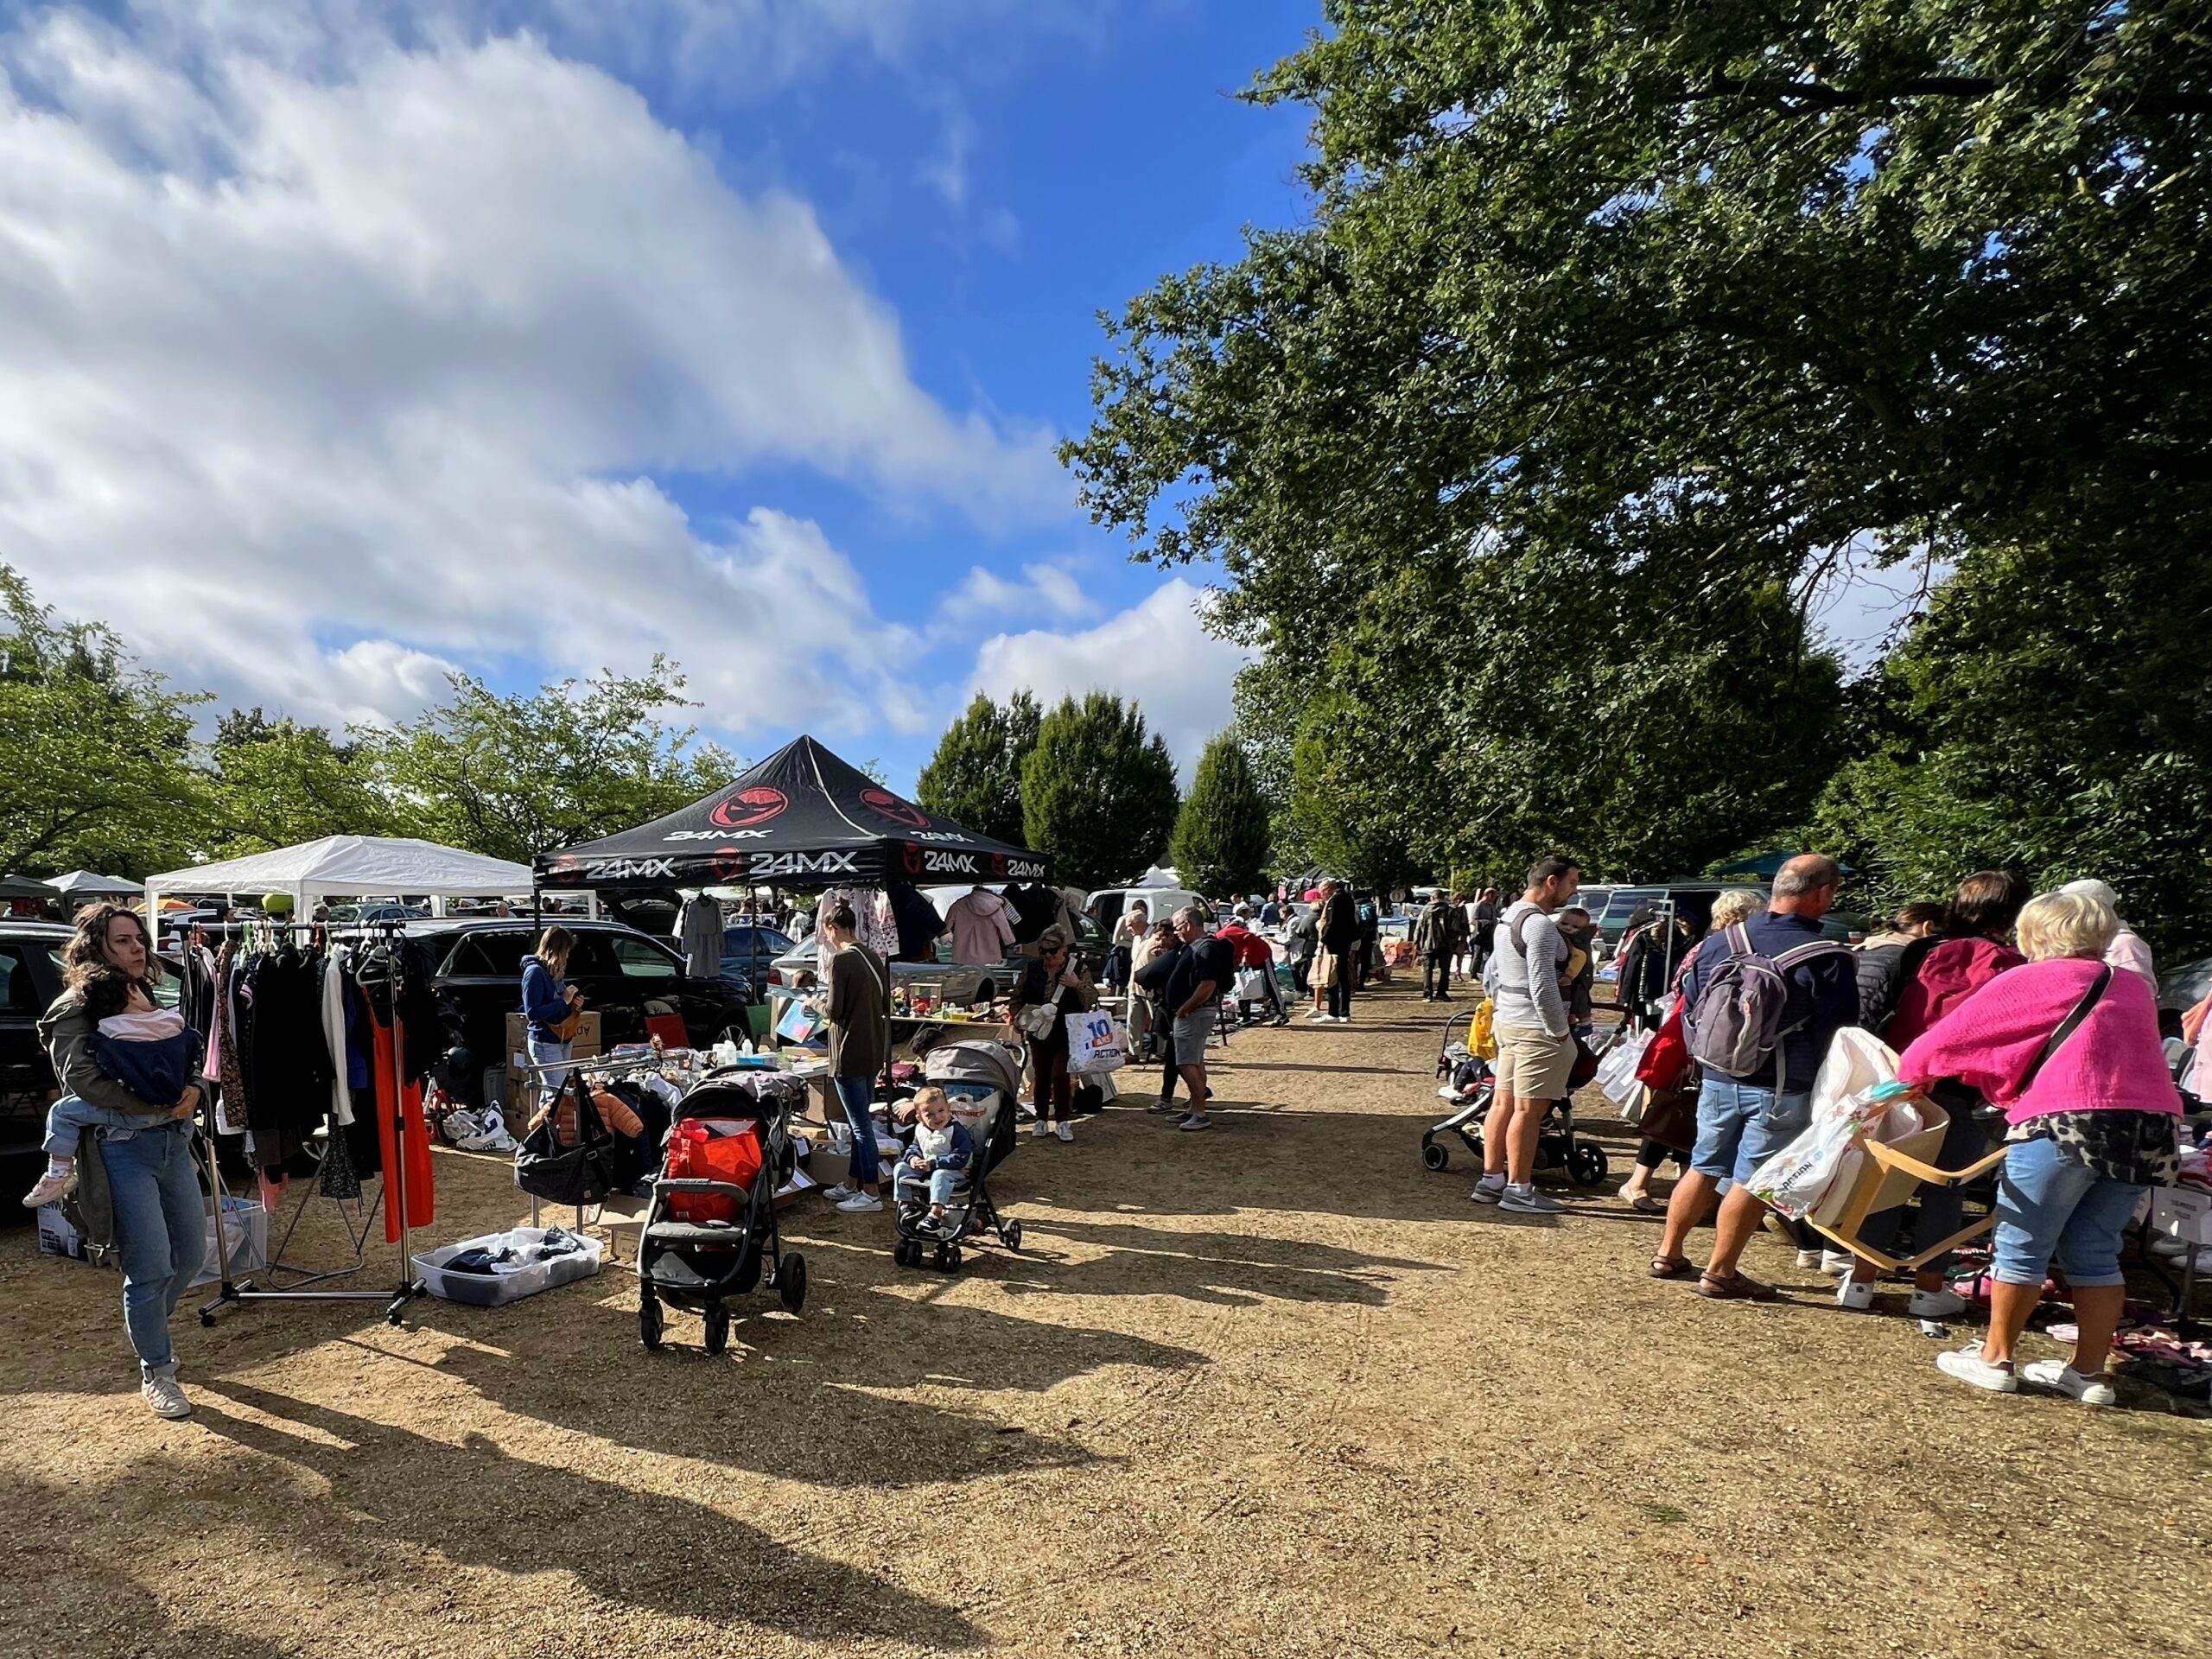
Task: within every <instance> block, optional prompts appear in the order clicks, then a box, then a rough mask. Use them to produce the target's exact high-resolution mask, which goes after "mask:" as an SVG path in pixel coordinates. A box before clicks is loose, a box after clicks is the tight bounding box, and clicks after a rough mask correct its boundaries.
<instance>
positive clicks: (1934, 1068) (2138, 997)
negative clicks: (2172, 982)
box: [1897, 957, 2181, 1123]
mask: <svg viewBox="0 0 2212 1659" xmlns="http://www.w3.org/2000/svg"><path fill="white" fill-rule="evenodd" d="M2103 965H2104V964H2103V963H2098V962H2090V961H2088V960H2086V959H2084V958H2082V957H2054V958H2052V959H2050V960H2049V961H2046V962H2031V963H2023V964H2022V965H2021V966H2019V967H2018V968H2014V969H2011V970H2009V971H2008V972H2005V973H2001V974H1999V975H1998V976H1997V977H1996V978H1994V979H1993V980H1991V981H1990V982H1988V983H1987V984H1986V985H1984V986H1982V987H1981V988H1980V989H1979V990H1977V991H1975V992H1974V994H1973V995H1970V996H1968V997H1967V999H1966V1000H1965V1001H1963V1002H1961V1003H1960V1004H1959V1005H1958V1006H1957V1007H1954V1008H1953V1009H1952V1010H1951V1011H1950V1013H1948V1014H1945V1015H1944V1016H1943V1017H1942V1019H1941V1020H1937V1021H1936V1023H1935V1024H1934V1025H1932V1026H1930V1027H1929V1028H1928V1029H1927V1030H1926V1031H1924V1032H1923V1033H1921V1034H1920V1035H1919V1036H1918V1037H1916V1038H1915V1039H1913V1041H1912V1045H1911V1046H1910V1047H1909V1048H1907V1049H1906V1050H1905V1052H1904V1054H1903V1055H1902V1056H1901V1057H1900V1058H1899V1060H1898V1063H1897V1075H1898V1076H1899V1077H1903V1078H1904V1080H1905V1081H1906V1082H1907V1083H1910V1084H1913V1085H1915V1086H1916V1087H1920V1086H1924V1085H1925V1084H1930V1083H1933V1082H1935V1081H1936V1079H1938V1078H1940V1077H1956V1078H1957V1079H1958V1080H1959V1081H1960V1082H1961V1083H1963V1084H1967V1086H1968V1087H1970V1088H1973V1089H1977V1090H1980V1092H1981V1093H1982V1094H1983V1095H1985V1096H1987V1097H1988V1098H1989V1099H1990V1101H1992V1102H1993V1103H1995V1104H1997V1105H1999V1106H2001V1107H2003V1108H2004V1109H2005V1122H2007V1123H2020V1122H2025V1121H2026V1120H2027V1119H2029V1118H2031V1117H2042V1116H2045V1115H2047V1114H2049V1113H2051V1112H2094V1111H2119V1112H2171V1113H2173V1114H2175V1115H2176V1116H2179V1115H2180V1112H2181V1096H2180V1093H2179V1092H2178V1091H2177V1090H2176V1089H2175V1088H2174V1084H2173V1077H2172V1075H2171V1073H2170V1072H2169V1071H2167V1070H2166V1056H2165V1051H2164V1049H2163V1048H2162V1047H2161V1046H2159V1043H2158V1001H2157V1000H2156V999H2155V998H2154V997H2153V996H2152V995H2151V988H2150V987H2149V986H2147V985H2145V983H2144V982H2142V980H2141V979H2139V977H2137V976H2135V975H2133V974H2130V973H2120V972H2115V973H2114V974H2113V976H2112V982H2111V983H2110V984H2109V985H2107V986H2106V987H2105V994H2104V995H2102V996H2101V997H2100V998H2099V999H2098V1000H2097V1006H2096V1007H2094V1008H2092V1009H2091V1010H2090V1011H2089V1017H2088V1019H2086V1020H2083V1021H2082V1023H2081V1025H2080V1026H2079V1027H2076V1028H2075V1032H2074V1034H2073V1035H2072V1036H2070V1037H2069V1038H2068V1039H2066V1040H2065V1042H2063V1043H2062V1044H2061V1045H2060V1046H2059V1048H2058V1052H2056V1053H2055V1054H2053V1055H2052V1056H2051V1057H2050V1060H2049V1061H2048V1062H2047V1063H2046V1064H2045V1065H2044V1068H2043V1070H2042V1071H2038V1072H2037V1074H2036V1078H2035V1082H2034V1084H2032V1085H2031V1087H2030V1088H2029V1090H2028V1091H2027V1093H2026V1094H2024V1095H2023V1094H2022V1093H2021V1092H2020V1079H2021V1077H2023V1076H2024V1075H2025V1073H2026V1071H2027V1069H2028V1067H2029V1066H2030V1065H2032V1064H2033V1063H2034V1061H2035V1058H2036V1056H2037V1054H2040V1053H2041V1052H2043V1046H2044V1043H2045V1042H2047V1041H2048V1040H2050V1033H2052V1032H2054V1031H2056V1030H2057V1029H2058V1026H2059V1022H2060V1021H2061V1020H2064V1019H2065V1018H2066V1016H2067V1015H2068V1014H2070V1013H2071V1012H2073V1009H2074V1005H2075V1003H2077V1002H2079V1001H2081V1000H2082V993H2083V992H2085V991H2087V990H2088V988H2089V982H2090V981H2092V980H2094V978H2095V977H2096V976H2097V971H2098V969H2101V967H2102V966H2103Z"/></svg>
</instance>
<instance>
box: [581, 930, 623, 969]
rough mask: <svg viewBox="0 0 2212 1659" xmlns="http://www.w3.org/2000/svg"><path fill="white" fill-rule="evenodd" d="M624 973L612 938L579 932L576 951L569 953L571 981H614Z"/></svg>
mask: <svg viewBox="0 0 2212 1659" xmlns="http://www.w3.org/2000/svg"><path fill="white" fill-rule="evenodd" d="M621 972H622V964H621V963H620V962H619V961H618V960H616V958H615V955H614V948H613V942H612V939H611V938H610V937H609V936H608V935H607V934H605V933H600V932H595V931H588V930H579V931H578V932H577V934H576V943H575V949H573V950H570V951H569V978H570V979H613V978H616V977H618V976H620V974H621Z"/></svg>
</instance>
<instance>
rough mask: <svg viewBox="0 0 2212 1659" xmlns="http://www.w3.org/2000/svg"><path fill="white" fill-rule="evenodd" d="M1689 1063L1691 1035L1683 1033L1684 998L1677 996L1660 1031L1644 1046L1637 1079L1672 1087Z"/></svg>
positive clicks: (1651, 1085) (1658, 1087)
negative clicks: (1687, 1036) (1688, 1036)
mask: <svg viewBox="0 0 2212 1659" xmlns="http://www.w3.org/2000/svg"><path fill="white" fill-rule="evenodd" d="M1689 1063H1690V1046H1689V1039H1688V1038H1686V1037H1685V1036H1683V1034H1682V999H1681V997H1679V996H1678V997H1676V998H1675V1006H1674V1007H1671V1008H1669V1009H1668V1010H1667V1017H1666V1018H1665V1019H1664V1020H1661V1021H1660V1022H1659V1034H1658V1035H1657V1036H1656V1037H1654V1038H1653V1039H1651V1041H1650V1042H1649V1044H1648V1045H1646V1046H1645V1047H1644V1051H1643V1058H1642V1059H1641V1060H1639V1061H1638V1062H1637V1068H1636V1080H1637V1082H1638V1083H1640V1084H1644V1085H1645V1086H1646V1087H1648V1088H1650V1089H1652V1090H1661V1089H1671V1088H1673V1087H1674V1086H1675V1084H1677V1083H1679V1082H1681V1077H1682V1069H1683V1068H1684V1067H1685V1066H1687V1065H1689Z"/></svg>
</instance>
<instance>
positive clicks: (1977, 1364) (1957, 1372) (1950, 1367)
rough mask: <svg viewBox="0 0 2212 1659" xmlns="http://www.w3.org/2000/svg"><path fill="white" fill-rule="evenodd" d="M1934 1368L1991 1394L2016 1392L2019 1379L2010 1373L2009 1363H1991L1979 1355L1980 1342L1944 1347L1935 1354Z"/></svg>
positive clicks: (2018, 1386)
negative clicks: (1963, 1345) (1944, 1348)
mask: <svg viewBox="0 0 2212 1659" xmlns="http://www.w3.org/2000/svg"><path fill="white" fill-rule="evenodd" d="M1936 1370H1939V1371H1941V1372H1942V1373H1943V1375H1944V1376H1955V1377H1956V1378H1958V1379H1959V1381H1960V1382H1961V1383H1972V1384H1973V1385H1974V1387H1975V1388H1977V1389H1988V1390H1989V1391H1990V1393H1992V1394H2018V1392H2019V1391H2020V1379H2019V1378H2018V1377H2017V1376H2014V1375H2013V1374H2012V1367H2011V1366H2010V1365H1993V1364H1991V1363H1989V1362H1988V1361H1987V1360H1986V1359H1984V1358H1983V1357H1981V1344H1980V1343H1979V1342H1974V1343H1970V1344H1967V1346H1966V1347H1964V1348H1956V1349H1946V1350H1945V1351H1943V1352H1942V1353H1940V1354H1938V1355H1936Z"/></svg>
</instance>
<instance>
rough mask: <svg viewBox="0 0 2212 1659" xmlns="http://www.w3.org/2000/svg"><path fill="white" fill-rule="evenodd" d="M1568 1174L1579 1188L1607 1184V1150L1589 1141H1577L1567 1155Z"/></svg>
mask: <svg viewBox="0 0 2212 1659" xmlns="http://www.w3.org/2000/svg"><path fill="white" fill-rule="evenodd" d="M1567 1173H1568V1175H1570V1176H1571V1177H1573V1180H1574V1184H1575V1185H1577V1186H1603V1185H1605V1148H1604V1147H1601V1146H1598V1145H1596V1144H1594V1143H1593V1142H1592V1141H1576V1142H1575V1143H1574V1150H1573V1151H1572V1152H1570V1153H1568V1154H1567Z"/></svg>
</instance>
